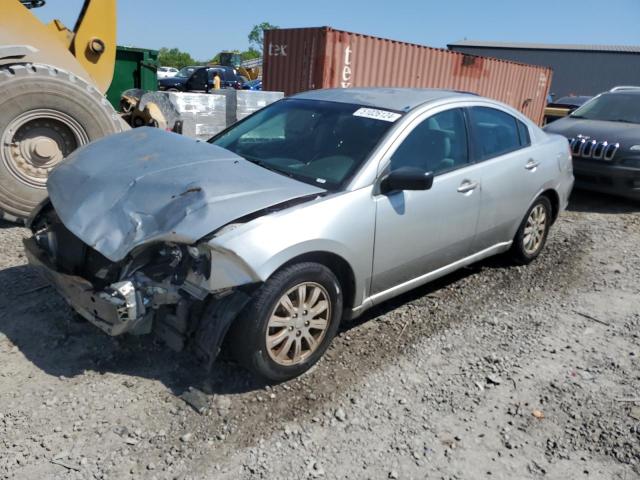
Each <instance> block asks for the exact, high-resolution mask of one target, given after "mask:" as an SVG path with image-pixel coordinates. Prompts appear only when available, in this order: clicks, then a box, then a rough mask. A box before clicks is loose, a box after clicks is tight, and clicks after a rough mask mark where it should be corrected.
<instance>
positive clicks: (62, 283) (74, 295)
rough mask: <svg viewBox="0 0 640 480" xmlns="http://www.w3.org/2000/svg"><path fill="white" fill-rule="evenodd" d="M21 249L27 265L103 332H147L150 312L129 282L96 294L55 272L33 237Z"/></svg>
mask: <svg viewBox="0 0 640 480" xmlns="http://www.w3.org/2000/svg"><path fill="white" fill-rule="evenodd" d="M24 246H25V252H26V255H27V259H28V260H29V263H30V264H31V265H33V266H35V267H37V268H38V269H39V270H40V271H41V273H42V274H43V275H44V277H45V278H46V279H47V280H48V281H49V282H50V283H51V284H52V285H53V286H54V288H55V289H56V290H57V291H58V293H60V295H62V297H64V299H65V300H66V301H67V303H69V305H71V307H73V309H74V310H76V311H77V312H78V313H79V314H80V315H82V316H83V317H84V318H85V319H87V320H88V321H89V322H91V323H92V324H94V325H95V326H97V327H98V328H100V329H101V330H103V331H104V332H105V333H107V334H109V335H112V336H116V335H120V334H122V333H127V332H128V333H135V334H143V333H149V332H150V331H151V325H152V311H151V310H150V309H148V308H147V306H146V305H145V302H146V301H145V298H144V297H143V295H142V294H141V292H140V291H138V290H137V289H136V287H135V286H134V284H133V282H131V281H122V282H117V283H113V284H112V285H110V286H108V287H106V288H105V289H103V290H101V291H96V290H95V289H94V287H93V285H92V284H91V283H90V282H89V281H87V280H85V279H84V278H82V277H78V276H75V275H69V274H66V273H63V272H60V271H58V270H57V269H56V268H55V266H54V265H52V264H51V262H50V261H49V259H48V257H47V255H46V253H45V252H44V250H42V248H40V246H39V245H38V244H37V243H36V241H35V240H34V239H33V238H28V239H25V240H24ZM147 302H148V301H147Z"/></svg>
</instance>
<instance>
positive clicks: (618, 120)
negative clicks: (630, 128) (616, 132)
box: [609, 118, 638, 123]
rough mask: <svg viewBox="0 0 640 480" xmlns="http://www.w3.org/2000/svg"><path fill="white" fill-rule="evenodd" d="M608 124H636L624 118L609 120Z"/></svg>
mask: <svg viewBox="0 0 640 480" xmlns="http://www.w3.org/2000/svg"><path fill="white" fill-rule="evenodd" d="M609 121H610V122H619V123H638V122H634V121H633V120H627V119H626V118H616V119H615V120H609Z"/></svg>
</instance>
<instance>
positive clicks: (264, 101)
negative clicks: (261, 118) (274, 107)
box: [235, 90, 284, 121]
mask: <svg viewBox="0 0 640 480" xmlns="http://www.w3.org/2000/svg"><path fill="white" fill-rule="evenodd" d="M283 97H284V93H283V92H260V91H254V90H238V91H237V92H236V108H235V113H236V121H237V120H242V119H243V118H244V117H246V116H249V115H251V114H252V113H253V112H255V111H257V110H260V109H261V108H264V107H266V106H267V105H269V104H270V103H273V102H277V101H278V100H280V99H282V98H283Z"/></svg>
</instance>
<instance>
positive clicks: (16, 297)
mask: <svg viewBox="0 0 640 480" xmlns="http://www.w3.org/2000/svg"><path fill="white" fill-rule="evenodd" d="M507 265H508V263H506V261H505V260H503V259H500V258H498V259H492V260H489V261H485V262H482V263H480V264H478V265H474V266H471V267H469V268H465V269H462V270H459V271H458V272H454V273H452V274H450V275H448V276H446V277H444V278H442V279H439V280H436V281H434V282H432V283H430V284H428V285H425V286H423V287H420V288H417V289H415V290H412V291H411V292H408V293H406V294H403V295H401V296H399V297H396V298H394V299H391V300H388V301H387V302H385V303H383V304H381V305H379V306H377V307H375V308H373V309H371V310H369V311H368V312H367V313H365V314H364V315H363V316H362V317H360V318H359V319H358V320H356V321H353V322H349V323H347V324H346V325H345V326H344V327H343V328H342V331H347V330H351V329H353V328H355V327H357V326H359V325H362V324H364V323H366V322H369V321H372V320H374V319H375V318H377V317H379V316H382V315H385V314H386V313H388V312H391V311H393V310H395V309H396V308H398V307H400V306H402V305H403V304H406V303H409V302H412V301H414V300H416V299H419V298H421V297H424V296H434V297H437V296H438V291H439V290H441V289H443V288H445V287H447V286H449V285H451V284H453V283H456V282H458V281H459V280H461V279H463V278H465V277H467V276H469V275H472V274H474V273H476V272H478V271H479V270H480V269H482V268H487V267H489V268H502V267H503V266H507ZM0 285H4V286H6V287H5V288H3V289H2V291H0V334H4V335H6V337H7V338H8V339H9V340H10V341H11V343H12V344H13V345H15V346H16V347H17V348H18V349H19V351H20V352H21V353H22V354H23V355H24V356H25V357H26V358H27V359H28V360H29V361H31V362H32V363H33V364H34V365H36V366H37V367H38V368H40V369H41V370H42V371H44V372H45V373H47V374H49V375H52V376H56V377H59V376H64V377H67V378H71V377H74V376H76V375H82V374H83V373H84V372H85V371H94V372H98V373H107V372H109V373H117V374H122V375H128V376H132V377H142V378H149V379H155V380H159V381H160V382H162V383H163V384H164V385H165V386H166V387H167V388H168V389H169V390H171V392H172V393H174V394H175V395H180V394H181V393H182V392H184V391H185V390H187V389H188V387H190V386H194V387H196V388H199V389H200V390H202V391H204V392H205V393H208V394H240V393H246V392H251V391H255V390H261V389H263V388H264V387H265V383H263V382H261V381H258V380H256V379H254V378H253V377H252V376H251V375H250V374H249V373H248V372H246V371H245V370H244V369H242V368H241V367H239V366H237V365H236V364H235V363H233V362H232V361H230V360H229V358H228V356H227V355H226V354H225V353H224V352H223V354H222V355H221V356H220V358H219V359H218V361H216V362H215V364H214V365H213V368H212V370H211V372H206V371H205V370H204V368H203V367H202V366H201V365H200V364H199V363H198V362H197V360H196V359H195V358H194V357H193V356H192V355H191V354H189V353H188V352H183V353H176V352H173V351H171V350H170V349H168V348H167V347H166V346H165V345H164V344H163V343H162V342H160V341H158V340H156V339H155V338H154V337H153V336H150V335H147V336H141V337H135V336H128V335H125V336H122V337H115V338H112V337H109V336H107V335H105V334H104V333H102V332H101V331H99V330H98V329H97V328H96V327H94V326H93V325H91V324H90V323H88V322H86V321H85V320H84V319H82V318H81V317H79V316H78V315H77V314H75V313H74V312H73V311H72V309H71V308H70V307H69V306H68V305H67V304H66V303H65V301H64V300H63V299H62V298H61V297H60V296H59V295H58V294H57V293H56V292H55V291H54V290H53V289H52V288H51V287H49V286H48V285H47V283H46V282H45V281H44V280H43V279H42V278H41V277H40V275H39V274H38V272H37V271H36V270H35V269H33V268H31V267H29V266H19V267H11V268H7V269H4V270H0Z"/></svg>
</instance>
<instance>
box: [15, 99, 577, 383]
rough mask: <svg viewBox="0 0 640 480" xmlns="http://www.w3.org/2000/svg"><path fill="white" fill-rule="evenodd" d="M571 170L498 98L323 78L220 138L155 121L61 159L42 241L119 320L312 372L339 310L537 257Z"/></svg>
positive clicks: (269, 365) (199, 346)
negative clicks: (498, 259) (477, 266)
mask: <svg viewBox="0 0 640 480" xmlns="http://www.w3.org/2000/svg"><path fill="white" fill-rule="evenodd" d="M572 186H573V174H572V169H571V156H570V154H569V150H568V145H567V141H566V140H565V139H564V138H563V137H560V136H555V135H549V134H546V133H544V132H543V131H542V130H540V129H539V128H538V127H537V126H536V125H534V124H533V123H532V122H531V121H529V120H528V119H527V118H526V117H524V116H523V115H522V114H520V113H519V112H517V111H515V110H513V109H512V108H510V107H507V106H505V105H503V104H500V103H497V102H495V101H492V100H488V99H486V98H482V97H478V96H475V95H472V94H465V93H457V92H451V91H443V90H416V89H411V90H409V89H346V90H318V91H311V92H307V93H304V94H301V95H297V96H294V97H291V98H287V99H285V100H282V101H280V102H277V103H275V104H272V105H270V106H269V107H267V108H265V109H263V110H261V111H259V112H257V113H255V114H253V115H252V116H250V117H248V118H246V119H244V120H243V121H241V122H239V123H237V124H235V125H233V126H232V127H230V128H229V129H227V130H226V131H224V132H222V133H220V134H219V135H217V136H216V137H214V138H212V139H211V140H210V141H209V142H208V143H207V142H199V141H195V140H191V139H188V138H185V137H181V136H179V135H176V134H172V133H166V132H162V131H159V130H155V129H147V128H143V129H137V130H132V131H129V132H125V133H122V134H119V135H114V136H111V137H108V138H105V139H102V140H99V141H97V142H94V143H92V144H90V145H88V146H86V147H84V148H83V149H80V150H77V151H76V152H74V153H73V154H72V155H71V157H69V159H68V160H67V161H65V162H64V163H63V164H61V165H60V166H59V167H57V168H56V169H55V170H54V171H53V172H52V173H51V175H50V177H49V181H48V185H47V188H48V192H49V200H48V201H47V202H44V203H43V204H42V205H41V206H40V207H39V208H38V210H37V211H36V212H35V213H34V215H33V216H32V219H31V221H30V226H31V229H32V231H33V237H32V238H30V239H28V240H26V242H25V244H26V250H27V255H28V257H29V259H30V261H31V263H32V264H34V265H37V266H38V267H40V268H41V269H42V271H43V272H44V274H45V275H46V276H47V278H48V279H49V280H50V281H51V282H52V283H53V284H54V285H55V286H56V288H57V290H58V291H59V292H60V293H61V294H62V295H63V296H64V297H65V298H66V300H67V301H68V302H69V303H70V304H71V305H72V306H73V307H74V308H75V309H76V310H77V311H78V312H79V313H80V314H81V315H82V316H84V317H85V318H86V319H87V320H89V321H90V322H92V323H94V324H95V325H97V326H98V327H99V328H101V329H102V330H104V331H105V332H106V333H108V334H110V335H118V334H122V333H125V332H127V333H132V334H144V333H150V332H155V334H156V335H158V336H159V337H161V338H162V339H164V340H165V341H166V343H167V344H168V345H169V346H171V347H172V348H174V349H177V350H179V349H182V348H185V347H188V348H190V349H192V350H193V351H194V352H195V353H196V354H197V355H198V356H199V357H200V358H202V360H203V361H204V362H205V364H207V365H211V364H212V362H213V361H214V359H215V358H216V356H217V354H218V352H219V350H220V348H221V346H222V345H223V343H224V344H225V346H226V347H228V348H229V349H230V351H231V353H232V354H233V355H235V356H236V358H237V359H238V360H239V361H240V362H241V363H242V364H244V365H245V366H246V367H248V368H249V369H250V370H252V371H253V372H255V373H256V374H258V375H260V376H262V377H265V378H266V379H268V380H271V381H283V380H286V379H289V378H292V377H295V376H297V375H299V374H301V373H303V372H304V371H306V370H307V369H309V368H310V367H311V366H312V365H313V364H314V363H315V362H317V361H318V359H319V358H320V357H321V356H322V354H323V353H324V352H325V350H326V349H327V347H328V345H329V343H330V342H331V339H332V337H333V336H334V335H335V333H336V331H337V330H338V327H339V325H340V323H341V321H343V320H345V319H350V318H354V317H357V316H358V315H361V314H362V313H363V312H364V311H365V310H367V309H368V308H370V307H372V306H373V305H376V304H379V303H380V302H383V301H385V300H387V299H389V298H391V297H393V296H396V295H398V294H401V293H403V292H406V291H407V290H410V289H412V288H415V287H417V286H419V285H422V284H424V283H426V282H429V281H431V280H434V279H436V278H438V277H441V276H443V275H446V274H448V273H450V272H452V271H454V270H456V269H459V268H461V267H464V266H465V265H469V264H471V263H474V262H477V261H479V260H481V259H483V258H486V257H489V256H492V255H496V254H501V253H506V252H508V254H509V255H510V256H511V257H512V258H513V260H514V261H515V262H518V263H520V264H526V263H529V262H531V261H533V260H534V259H535V258H536V257H537V256H538V255H539V254H540V252H541V251H542V249H543V247H544V244H545V241H546V239H547V236H548V234H549V228H550V227H551V225H552V224H553V222H554V221H555V219H556V218H557V216H558V214H559V213H560V211H562V210H563V209H564V208H565V207H566V205H567V199H568V197H569V193H570V191H571V188H572Z"/></svg>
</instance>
